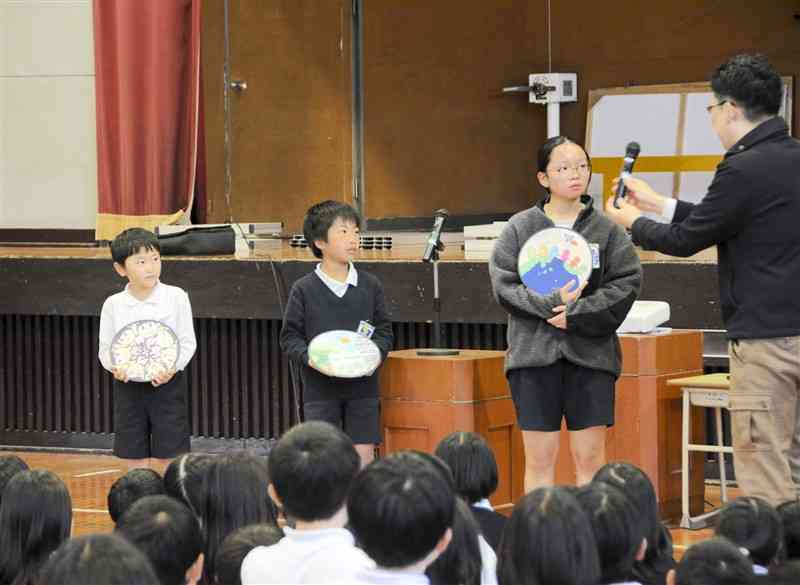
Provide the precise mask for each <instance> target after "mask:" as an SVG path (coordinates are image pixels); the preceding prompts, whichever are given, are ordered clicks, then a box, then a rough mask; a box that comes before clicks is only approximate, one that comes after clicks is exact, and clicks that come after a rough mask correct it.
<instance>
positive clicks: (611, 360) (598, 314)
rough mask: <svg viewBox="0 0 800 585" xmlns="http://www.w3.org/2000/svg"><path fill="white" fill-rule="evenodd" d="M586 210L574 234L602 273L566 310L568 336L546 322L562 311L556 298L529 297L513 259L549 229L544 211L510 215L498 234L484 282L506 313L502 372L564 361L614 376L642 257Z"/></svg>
mask: <svg viewBox="0 0 800 585" xmlns="http://www.w3.org/2000/svg"><path fill="white" fill-rule="evenodd" d="M581 202H582V203H583V204H584V205H585V208H584V209H583V211H581V213H580V215H578V218H577V219H576V220H575V225H574V226H573V228H572V229H573V230H575V231H576V232H578V233H579V234H581V235H582V236H583V237H584V238H585V239H586V241H588V242H589V243H590V244H597V245H598V248H599V252H600V267H599V268H594V270H592V274H591V276H590V278H589V283H588V284H587V286H586V288H585V289H584V290H583V293H582V294H581V296H580V297H579V298H578V299H577V300H576V301H574V302H572V303H570V304H569V305H568V306H567V328H566V330H563V329H558V328H557V327H554V326H552V325H550V324H549V323H548V322H547V319H549V318H550V317H553V316H554V315H555V313H554V312H553V308H554V307H556V306H558V305H560V304H562V303H561V298H560V295H559V293H558V291H557V290H556V291H554V292H552V293H550V294H549V295H547V296H542V295H539V294H536V293H534V292H532V291H530V290H529V289H528V288H527V287H526V286H525V285H524V284H522V280H521V279H520V277H519V274H518V272H517V259H518V256H519V251H520V249H521V248H522V246H523V245H524V244H525V242H526V241H527V240H528V238H530V237H531V236H532V235H533V234H535V233H536V232H538V231H540V230H543V229H545V228H550V227H553V226H554V224H553V222H552V221H551V220H550V218H548V217H547V216H546V215H545V213H544V203H545V201H542V202H540V203H539V204H537V205H536V206H534V207H532V208H530V209H526V210H525V211H522V212H520V213H517V214H516V215H514V216H513V217H512V218H511V219H510V220H509V222H508V225H507V226H506V227H505V229H504V230H503V232H502V233H501V234H500V237H499V238H498V240H497V242H496V243H495V246H494V251H493V252H492V256H491V258H490V260H489V277H490V278H491V280H492V290H493V291H494V296H495V298H496V299H497V302H498V303H500V305H501V306H502V307H503V308H504V309H505V310H506V311H508V353H507V354H506V364H505V367H506V372H508V371H509V370H513V369H516V368H527V367H540V366H547V365H550V364H552V363H554V362H556V361H557V360H559V359H561V358H565V359H566V360H568V361H570V362H572V363H574V364H577V365H579V366H584V367H587V368H593V369H597V370H603V371H606V372H610V373H611V374H613V375H615V376H619V373H620V371H621V369H622V352H621V350H620V346H619V340H618V339H617V335H616V330H617V327H619V325H620V324H621V323H622V321H623V320H624V319H625V316H626V315H627V314H628V311H629V310H630V308H631V306H632V305H633V301H635V300H636V297H637V296H638V294H639V290H640V288H641V284H642V267H641V264H640V263H639V256H638V255H637V254H636V250H635V249H634V247H633V244H632V243H631V241H630V239H629V238H628V236H627V235H626V234H625V232H624V231H623V230H622V228H620V227H619V226H617V225H615V224H614V223H612V222H611V221H610V220H609V219H608V218H606V217H605V216H603V215H601V214H599V213H598V212H597V211H595V210H594V209H593V207H592V199H591V197H589V196H587V195H584V196H583V197H582V199H581Z"/></svg>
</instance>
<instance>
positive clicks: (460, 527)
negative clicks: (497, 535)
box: [425, 498, 483, 585]
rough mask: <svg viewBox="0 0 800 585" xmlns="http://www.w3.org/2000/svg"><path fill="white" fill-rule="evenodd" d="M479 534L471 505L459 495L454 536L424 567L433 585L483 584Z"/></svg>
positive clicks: (454, 522)
mask: <svg viewBox="0 0 800 585" xmlns="http://www.w3.org/2000/svg"><path fill="white" fill-rule="evenodd" d="M478 534H479V532H478V524H477V523H476V522H475V518H473V516H472V511H471V510H470V507H469V505H468V504H467V503H466V502H465V501H464V500H462V499H461V498H456V511H455V515H454V516H453V539H452V540H451V541H450V544H449V545H448V547H447V549H446V550H445V551H444V552H443V553H442V554H441V555H440V556H439V558H437V559H436V560H435V561H434V562H433V563H431V564H430V565H429V566H428V568H427V569H426V570H425V574H426V575H427V576H428V577H429V578H430V580H431V585H451V584H452V583H458V584H459V585H480V583H481V569H482V566H483V565H482V560H481V549H480V545H479V544H478Z"/></svg>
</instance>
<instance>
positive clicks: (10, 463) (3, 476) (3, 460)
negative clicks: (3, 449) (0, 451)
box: [0, 454, 29, 501]
mask: <svg viewBox="0 0 800 585" xmlns="http://www.w3.org/2000/svg"><path fill="white" fill-rule="evenodd" d="M27 469H29V467H28V464H27V463H25V462H24V461H23V460H22V459H20V458H19V457H17V456H16V455H13V454H8V455H0V501H2V496H3V492H4V491H5V489H6V485H7V484H8V482H9V481H10V480H11V478H12V477H14V476H15V475H16V474H17V473H19V472H20V471H25V470H27Z"/></svg>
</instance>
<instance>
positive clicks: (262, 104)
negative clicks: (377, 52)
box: [203, 0, 352, 231]
mask: <svg viewBox="0 0 800 585" xmlns="http://www.w3.org/2000/svg"><path fill="white" fill-rule="evenodd" d="M229 6H230V16H229V22H230V39H231V42H230V47H231V59H230V66H231V78H232V79H241V80H244V81H246V82H247V86H248V87H247V89H246V90H244V91H242V92H235V91H234V92H232V93H231V122H232V132H231V140H232V148H233V154H232V161H231V178H232V188H231V197H230V206H229V205H228V202H227V200H226V198H225V191H224V180H225V178H224V170H225V166H224V160H225V159H224V107H223V83H222V72H223V64H224V34H223V33H224V11H223V2H222V0H212V1H209V2H207V3H206V9H205V15H204V16H205V18H204V45H203V66H204V71H203V74H204V82H205V92H206V122H207V126H206V133H207V143H208V147H207V148H208V189H209V196H208V198H209V209H208V212H209V213H208V219H209V221H211V222H216V221H225V220H226V219H227V218H228V217H229V215H232V217H233V218H234V219H235V220H238V221H284V222H286V223H287V227H288V228H289V229H291V230H293V231H296V230H299V228H300V225H301V222H302V218H303V214H304V212H305V210H306V209H307V208H308V207H309V205H311V204H312V203H314V202H316V201H320V200H322V199H340V200H349V199H350V197H351V176H352V168H351V167H352V162H351V161H352V156H351V141H352V138H351V113H350V110H351V104H350V101H351V95H352V91H351V84H352V81H351V77H350V69H351V51H350V28H351V24H350V23H351V2H350V1H349V0H325V1H324V2H320V1H319V0H230V3H229Z"/></svg>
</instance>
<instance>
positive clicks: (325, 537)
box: [241, 421, 374, 585]
mask: <svg viewBox="0 0 800 585" xmlns="http://www.w3.org/2000/svg"><path fill="white" fill-rule="evenodd" d="M360 463H361V460H360V458H359V455H358V452H357V451H356V449H355V447H354V445H353V441H352V440H351V439H350V437H348V436H347V435H346V434H344V432H343V431H341V430H340V429H338V428H336V427H334V426H333V425H332V424H330V423H326V422H322V421H309V422H305V423H301V424H299V425H296V426H295V427H293V428H292V429H290V430H289V431H288V432H287V433H286V434H284V435H283V436H282V437H281V438H280V439H279V440H278V442H277V443H276V444H275V446H274V447H273V448H272V450H271V451H270V454H269V460H268V465H269V481H270V484H269V488H268V490H269V495H270V497H272V499H273V500H274V501H275V503H276V504H277V505H278V507H279V508H281V509H282V510H283V514H284V516H286V518H287V520H288V521H289V522H290V523H293V524H294V528H288V527H287V528H284V532H285V533H286V536H284V538H282V539H281V540H280V541H279V542H278V543H277V544H274V545H272V546H259V547H256V548H254V549H253V550H252V551H250V552H249V553H248V554H247V556H246V557H245V558H244V561H242V571H241V578H242V585H256V584H259V585H261V584H266V583H330V582H334V581H336V580H337V578H339V577H341V576H343V575H347V574H350V572H352V571H356V570H359V569H361V568H365V569H366V568H369V567H372V566H373V565H374V563H373V562H372V561H371V560H370V559H369V558H368V557H367V555H366V554H364V552H363V551H362V550H360V549H358V548H356V546H355V542H354V539H353V535H352V534H351V533H350V531H349V530H347V529H346V528H345V525H346V524H347V509H346V507H345V505H346V500H347V494H348V492H349V491H350V486H351V484H352V483H353V480H354V478H355V477H356V474H357V473H358V470H359V467H360ZM337 582H338V581H337Z"/></svg>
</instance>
